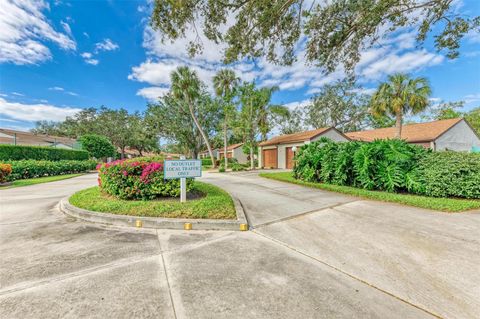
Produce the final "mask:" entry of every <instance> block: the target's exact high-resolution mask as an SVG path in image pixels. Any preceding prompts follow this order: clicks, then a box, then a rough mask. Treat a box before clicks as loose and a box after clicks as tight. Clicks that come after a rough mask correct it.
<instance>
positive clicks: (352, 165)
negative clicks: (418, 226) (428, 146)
mask: <svg viewBox="0 0 480 319" xmlns="http://www.w3.org/2000/svg"><path fill="white" fill-rule="evenodd" d="M294 176H295V178H297V179H301V180H304V181H307V182H322V183H328V184H334V185H345V186H354V187H359V188H363V189H368V190H382V191H388V192H397V193H405V192H408V193H414V194H422V195H428V196H435V197H463V198H480V154H469V153H457V152H435V153H433V152H431V151H428V150H425V149H424V148H422V147H420V146H415V145H411V144H408V143H406V142H404V141H401V140H377V141H374V142H372V143H363V142H345V143H335V142H333V141H331V140H329V139H326V138H324V139H321V140H319V141H317V142H314V143H310V144H308V145H305V146H303V147H302V148H301V149H300V151H299V152H298V153H297V155H296V165H295V168H294Z"/></svg>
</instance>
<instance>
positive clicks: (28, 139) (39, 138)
mask: <svg viewBox="0 0 480 319" xmlns="http://www.w3.org/2000/svg"><path fill="white" fill-rule="evenodd" d="M15 135H16V142H17V145H37V146H50V145H52V144H53V143H61V144H64V145H68V146H70V147H71V146H73V145H74V144H75V143H76V140H75V139H72V138H68V137H60V136H51V135H42V134H33V133H31V132H23V131H16V130H10V129H4V128H0V144H13V141H14V136H15Z"/></svg>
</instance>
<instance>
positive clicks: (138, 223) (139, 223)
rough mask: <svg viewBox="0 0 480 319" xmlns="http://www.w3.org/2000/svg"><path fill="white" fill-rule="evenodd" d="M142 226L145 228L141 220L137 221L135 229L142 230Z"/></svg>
mask: <svg viewBox="0 0 480 319" xmlns="http://www.w3.org/2000/svg"><path fill="white" fill-rule="evenodd" d="M142 226H143V223H142V221H141V220H140V219H137V220H136V221H135V227H138V228H141V227H142Z"/></svg>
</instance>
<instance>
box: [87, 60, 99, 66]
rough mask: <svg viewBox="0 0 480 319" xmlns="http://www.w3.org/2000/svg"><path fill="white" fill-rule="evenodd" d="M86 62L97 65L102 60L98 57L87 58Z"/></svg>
mask: <svg viewBox="0 0 480 319" xmlns="http://www.w3.org/2000/svg"><path fill="white" fill-rule="evenodd" d="M85 63H87V64H91V65H97V64H98V63H100V61H98V60H97V59H85Z"/></svg>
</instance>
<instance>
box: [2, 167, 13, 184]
mask: <svg viewBox="0 0 480 319" xmlns="http://www.w3.org/2000/svg"><path fill="white" fill-rule="evenodd" d="M10 174H12V165H10V164H3V163H0V183H5V182H7V181H8V179H9V177H10Z"/></svg>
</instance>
